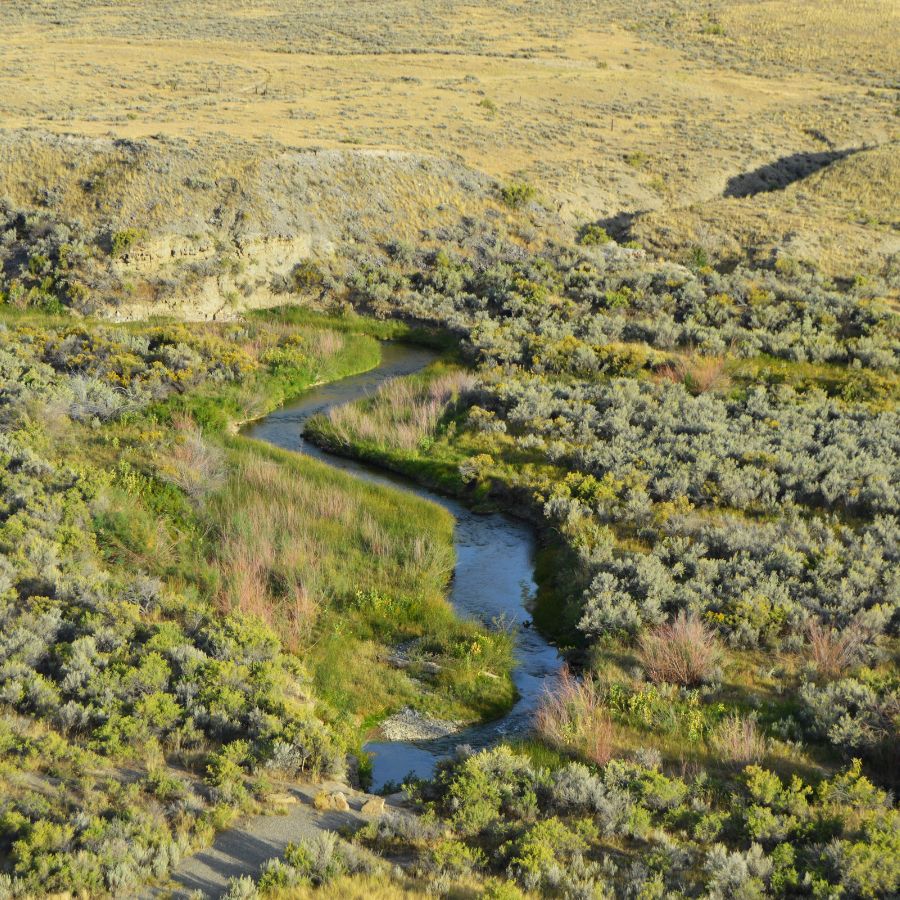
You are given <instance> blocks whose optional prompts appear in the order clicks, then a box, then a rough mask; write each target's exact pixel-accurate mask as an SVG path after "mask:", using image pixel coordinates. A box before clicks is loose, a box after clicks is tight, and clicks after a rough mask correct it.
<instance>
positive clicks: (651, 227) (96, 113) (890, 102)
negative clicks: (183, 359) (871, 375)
mask: <svg viewBox="0 0 900 900" xmlns="http://www.w3.org/2000/svg"><path fill="white" fill-rule="evenodd" d="M129 9H130V12H131V14H130V15H129V17H127V18H123V17H121V16H119V15H115V14H110V11H109V9H108V8H107V7H106V6H105V5H100V4H96V3H93V2H81V0H75V2H67V3H64V4H54V7H53V11H52V12H50V11H48V10H47V9H45V8H43V7H42V6H40V5H39V4H25V5H23V4H5V5H4V7H3V9H2V10H0V16H2V17H3V18H2V19H0V24H2V25H5V26H6V27H5V28H3V31H4V33H6V34H9V35H10V36H11V37H10V38H9V40H8V42H7V46H6V47H5V51H6V52H5V54H4V59H3V63H2V65H0V88H4V89H0V98H2V102H3V104H4V109H3V111H4V114H5V115H4V121H5V122H6V123H8V126H9V127H12V128H23V127H28V128H33V127H35V126H37V127H40V128H46V129H49V130H50V131H53V132H65V133H73V132H76V133H80V134H86V135H94V136H100V135H108V134H110V133H112V134H114V135H116V136H117V137H120V138H124V139H126V140H135V139H143V138H147V137H148V136H151V135H165V136H168V137H169V138H170V139H185V140H188V141H191V142H195V141H199V142H200V144H201V145H202V146H204V147H205V148H206V150H205V151H204V155H207V154H208V157H209V158H208V160H206V161H208V162H209V166H208V167H207V166H205V165H204V166H197V168H198V171H199V170H203V174H202V175H195V176H194V178H193V180H192V184H193V185H194V186H193V187H192V188H191V191H193V192H194V201H195V202H196V200H197V198H198V197H202V194H201V193H199V190H200V189H198V187H197V185H198V184H199V183H202V182H204V181H208V182H210V183H215V181H216V180H217V179H222V180H225V179H228V178H238V179H239V180H240V181H241V182H242V183H244V184H247V183H248V182H250V181H252V178H253V172H254V170H255V169H256V168H257V167H258V166H259V165H260V163H261V162H262V165H263V166H264V167H265V165H266V156H267V154H268V149H266V148H267V147H268V146H269V142H270V141H271V140H273V139H275V140H278V141H279V142H281V143H282V144H283V145H285V147H290V148H300V149H301V150H304V151H307V152H310V151H311V150H312V149H313V148H328V149H340V150H344V151H346V150H350V151H355V150H360V151H361V154H360V155H361V156H364V155H365V154H375V155H381V154H384V155H386V156H387V157H389V156H390V155H391V154H393V153H396V152H397V151H401V152H403V153H410V154H414V155H418V156H427V157H430V156H432V154H434V155H436V156H439V157H446V158H452V159H455V160H459V161H460V162H463V163H464V164H465V165H467V166H470V167H472V168H473V169H477V170H478V171H480V172H485V173H488V174H489V175H490V176H492V177H495V178H498V179H502V180H507V179H510V178H512V177H524V178H526V179H528V180H529V181H531V182H532V183H533V184H536V185H540V186H541V188H542V194H543V199H544V200H545V201H546V202H547V203H548V205H550V206H552V207H553V208H556V207H559V209H560V210H561V211H562V212H563V214H564V217H565V220H566V222H568V223H569V224H573V223H574V224H576V225H581V224H583V223H584V222H585V221H595V220H598V219H603V220H606V219H609V218H613V217H616V216H618V215H619V214H624V215H625V216H626V217H627V216H636V219H637V221H636V223H635V231H636V232H637V234H638V236H639V239H641V240H642V241H643V240H646V241H647V242H648V243H652V245H653V246H654V247H656V246H660V247H662V248H663V249H665V250H667V251H671V250H676V249H677V250H678V252H689V251H690V249H691V246H692V245H694V244H695V243H697V242H698V241H700V242H704V241H705V242H707V243H711V244H714V245H717V246H723V247H725V248H727V249H728V251H729V254H732V255H736V256H739V257H740V256H742V255H743V254H745V253H746V254H747V255H749V256H753V255H755V253H760V249H759V247H756V246H753V247H751V246H747V244H748V243H752V244H753V245H769V244H779V243H786V244H788V245H793V247H792V249H793V250H794V252H796V253H797V254H799V255H800V256H801V257H803V256H804V254H805V258H808V259H813V260H815V261H816V263H817V264H818V265H819V266H821V267H822V268H823V269H824V270H826V271H828V272H833V273H835V274H839V275H841V276H845V275H848V274H850V275H851V277H852V274H853V273H852V270H853V269H854V268H856V269H859V268H861V267H864V268H866V269H871V270H872V271H876V270H878V271H880V270H881V269H882V268H883V265H884V261H885V258H886V256H887V255H889V253H890V252H896V246H895V244H892V242H891V234H890V231H889V230H887V231H886V229H885V227H884V222H885V220H888V221H889V220H890V212H889V210H890V203H889V196H888V195H887V194H886V193H885V192H884V191H882V192H880V196H879V197H876V198H875V200H874V202H873V203H871V204H869V203H866V204H864V206H873V207H874V210H872V211H868V210H863V212H864V215H863V216H856V217H853V216H852V212H853V209H852V207H853V204H851V207H850V209H845V208H843V207H844V206H845V204H843V203H834V202H833V200H834V199H835V196H836V195H838V194H840V193H841V192H840V190H837V191H835V190H829V189H827V188H826V187H825V186H818V185H815V184H814V183H811V184H810V185H809V187H810V188H814V189H813V190H811V191H810V193H809V196H807V197H798V196H797V195H796V192H794V194H793V196H782V195H781V193H780V192H777V193H776V195H774V196H772V197H769V198H764V199H763V200H762V201H759V199H758V198H747V199H746V200H744V199H740V200H730V201H728V202H727V203H724V204H723V203H722V194H723V191H724V190H725V187H726V183H727V181H728V179H729V178H732V177H734V176H738V175H741V174H742V173H747V172H751V171H753V170H755V169H756V168H757V167H759V166H762V165H765V164H772V163H776V162H777V161H778V160H780V159H783V158H788V159H789V158H791V157H792V156H794V155H796V154H803V153H822V152H830V151H831V150H833V149H835V148H837V149H851V148H857V149H858V148H860V147H867V148H878V147H880V148H882V151H881V152H884V154H885V155H886V156H887V158H888V165H890V157H891V156H896V154H895V153H894V154H892V153H891V152H890V151H891V149H892V147H891V142H892V141H896V137H897V129H896V116H895V115H894V107H895V99H894V96H893V93H892V81H891V78H892V75H893V71H894V70H895V69H896V65H895V60H894V57H895V55H896V54H894V53H892V50H893V47H894V46H896V31H897V22H896V15H892V13H893V12H894V10H893V6H892V4H890V3H889V2H878V3H874V4H872V3H865V4H855V5H854V6H853V7H852V8H847V7H846V6H842V5H838V4H835V3H833V2H830V0H816V2H815V3H811V4H806V5H804V6H803V9H802V11H799V10H798V8H797V7H796V4H791V3H783V2H777V3H776V2H771V3H765V4H747V3H740V2H733V0H710V2H704V3H699V4H689V5H685V4H683V3H678V2H673V0H655V2H653V3H647V4H641V7H640V9H636V8H634V6H633V4H629V3H624V2H621V0H608V2H599V3H590V4H581V3H569V2H556V0H543V2H541V3H538V4H532V5H530V6H529V7H527V8H523V7H522V6H521V5H520V4H513V3H502V4H489V5H486V4H481V3H471V4H466V5H464V6H462V7H461V6H460V5H459V4H456V3H452V2H444V3H440V4H434V3H427V4H425V3H421V2H409V0H396V2H391V3H383V4H379V5H378V7H377V8H374V7H373V8H365V9H361V8H360V7H359V6H358V5H357V4H353V5H351V6H347V5H345V4H336V3H332V2H330V0H321V2H317V3H314V4H306V5H304V7H303V9H302V10H300V11H298V10H297V9H296V7H295V6H294V5H290V4H286V3H284V2H280V0H279V2H275V3H270V4H266V5H265V6H255V7H250V8H247V7H246V6H245V5H244V4H237V3H231V2H223V3H217V4H215V5H214V6H209V5H201V4H197V3H195V2H192V0H184V2H179V3H177V4H175V6H174V7H173V6H171V5H169V6H167V10H168V13H171V14H168V13H167V14H161V13H160V10H159V8H158V7H157V5H156V4H152V3H148V2H144V3H140V4H136V5H134V6H132V7H129ZM173 9H177V10H178V12H177V13H172V10H173ZM55 23H59V24H55ZM892 38H893V40H892ZM98 46H102V48H103V53H102V59H98V54H97V48H98ZM48 73H49V74H48ZM382 109H390V111H391V116H390V117H388V118H385V117H384V116H382V115H381V114H380V110H382ZM763 123H764V127H763ZM223 135H227V136H228V138H226V140H225V141H224V142H223V140H222V137H223ZM229 139H230V140H231V141H232V145H231V146H229V145H228V140H229ZM240 141H245V142H249V143H251V144H253V143H257V142H258V144H259V145H260V146H261V147H263V152H262V153H261V154H260V155H257V154H255V153H251V154H249V155H248V154H246V153H243V155H244V159H243V160H240V159H238V157H240V156H241V155H242V151H240V150H238V149H237V147H236V142H240ZM244 150H246V146H245V147H244ZM868 153H869V152H868V151H867V152H866V153H863V154H860V155H859V158H858V159H857V158H856V157H850V158H848V159H847V160H846V161H845V163H846V164H845V165H843V167H842V168H843V172H842V174H841V176H840V179H839V181H844V180H846V181H847V182H848V183H852V182H854V181H866V180H867V179H866V178H860V174H862V173H865V172H866V170H867V166H866V164H865V163H864V160H865V158H866V157H867V156H868ZM872 153H873V154H874V155H875V156H876V157H878V155H879V151H878V150H874V151H872ZM100 155H101V156H102V155H103V154H102V153H101V154H100ZM5 156H6V172H7V173H8V174H5V180H8V181H9V183H10V186H11V188H12V190H11V192H10V196H11V197H12V199H14V200H19V199H20V198H21V197H23V196H25V197H27V198H28V201H29V202H32V201H33V200H34V196H33V195H34V193H35V191H36V192H37V193H38V194H40V193H41V189H40V188H37V186H38V185H40V186H41V188H44V186H45V185H46V188H45V189H46V190H47V191H48V192H49V197H50V199H51V200H52V203H53V204H55V205H56V206H57V207H58V210H59V211H60V212H62V211H64V210H65V209H66V207H67V206H68V204H69V202H70V201H71V200H72V197H73V192H69V191H67V190H66V189H59V188H58V185H57V182H58V181H59V180H60V178H59V175H60V171H59V165H58V162H57V161H56V160H55V159H54V158H53V156H54V154H52V153H51V154H50V155H49V158H48V157H46V155H45V154H43V153H40V152H38V153H36V152H34V148H33V147H29V148H28V149H27V150H26V151H24V152H23V153H22V158H19V154H18V153H17V152H15V150H14V148H11V149H10V150H8V151H6V153H5ZM323 156H324V154H323ZM313 165H314V166H315V167H316V168H317V169H320V170H321V172H322V173H323V174H326V175H327V174H328V173H329V168H330V167H329V162H328V160H327V159H325V158H322V159H319V160H317V161H313ZM0 167H2V164H0ZM88 168H90V169H91V176H92V178H91V182H92V183H94V182H95V181H96V184H97V191H96V193H97V194H102V193H103V191H100V190H99V187H100V180H98V179H95V178H94V176H95V175H98V174H100V171H99V170H101V169H103V167H102V166H98V167H97V170H98V171H97V172H95V171H94V167H93V166H89V167H88ZM388 168H389V166H388ZM854 173H856V174H854ZM120 174H121V173H120V172H117V170H116V166H115V165H110V166H107V167H105V172H104V173H103V175H104V177H106V178H108V179H109V182H108V184H109V185H110V186H112V185H114V184H115V182H116V181H117V179H118V177H119V175H120ZM156 174H157V175H158V173H156ZM179 174H180V173H179ZM153 177H154V180H156V181H157V182H160V181H162V182H165V181H166V180H167V179H165V178H158V177H156V176H153ZM389 179H390V174H386V173H385V172H381V173H379V174H378V175H377V176H376V178H375V181H376V182H377V183H378V184H379V185H381V184H384V183H385V182H386V181H387V180H389ZM63 180H65V179H63ZM139 181H140V179H132V180H131V183H130V185H129V190H128V191H127V192H123V193H126V194H128V195H129V196H139V195H141V194H143V193H145V191H144V190H142V189H141V188H140V186H139ZM173 181H175V182H176V183H178V184H180V179H173ZM420 186H421V190H420V191H419V193H418V195H416V194H415V192H414V191H413V192H412V194H411V196H407V197H405V198H404V201H403V209H402V213H403V214H402V215H397V216H396V217H395V218H396V220H397V227H398V228H400V227H402V225H403V224H404V222H413V221H416V220H418V219H420V218H423V217H425V218H427V217H426V216H425V214H424V211H423V209H422V206H428V207H432V208H434V207H437V206H439V205H442V204H452V203H453V202H455V201H456V198H455V196H454V192H453V191H447V190H446V189H445V188H446V185H445V186H444V188H442V187H441V186H440V185H439V184H436V183H435V182H434V181H429V183H427V184H421V185H420ZM74 193H75V194H77V191H76V192H74ZM146 193H147V194H149V196H150V197H151V203H149V204H147V207H148V208H147V209H145V210H143V212H142V214H141V215H136V216H134V217H133V218H134V221H129V222H123V223H121V226H122V227H129V226H130V227H134V228H142V227H147V223H150V226H151V227H150V230H151V231H154V230H155V228H154V227H153V223H154V220H155V218H156V215H155V214H154V211H153V202H152V200H153V199H155V198H156V197H161V196H167V197H168V198H169V201H170V203H171V204H172V205H171V206H169V205H163V204H159V206H158V207H157V210H156V212H157V213H158V212H159V211H160V210H161V209H163V208H164V209H165V210H166V213H167V214H168V213H169V212H170V211H171V216H170V219H171V218H182V217H184V218H189V217H190V213H191V210H190V206H188V208H187V209H185V208H183V207H182V206H181V204H180V199H179V194H181V195H182V196H183V194H184V192H183V191H181V192H178V191H176V192H170V191H165V192H164V191H157V192H154V191H153V190H152V189H151V190H148V191H146ZM365 193H367V192H361V196H360V197H358V198H357V201H358V203H359V204H362V203H363V194H365ZM173 194H174V196H173ZM319 194H320V196H319V197H318V198H317V199H316V205H318V206H323V205H327V202H325V199H326V198H324V197H322V196H321V194H322V192H321V191H320V192H319ZM416 196H418V197H420V198H421V200H422V201H423V202H422V204H420V205H419V206H418V207H417V204H416V202H415V197H416ZM38 199H40V197H39V198H38ZM249 206H250V207H256V206H257V204H254V203H251V204H249ZM128 210H129V205H128V204H127V203H126V204H125V205H124V206H123V207H122V211H123V213H127V212H128ZM654 210H655V211H657V213H658V214H657V215H652V214H651V215H650V218H649V221H648V223H647V225H646V227H642V225H641V219H642V218H643V217H644V216H645V215H646V214H647V213H648V212H649V213H652V211H654ZM698 210H701V211H703V213H704V214H702V215H699V216H698V215H697V212H698ZM848 212H849V213H851V216H850V221H848ZM114 215H115V213H114ZM273 218H275V219H276V220H277V219H278V214H277V213H276V215H275V216H274V217H273ZM711 223H713V224H712V227H711ZM280 224H281V223H278V222H276V225H275V227H273V228H272V229H271V233H272V234H273V235H283V234H285V233H294V234H296V233H297V231H296V230H292V229H285V228H282V227H279V226H280ZM702 226H705V227H702ZM192 230H193V229H192V228H190V227H186V228H184V229H183V230H182V232H183V233H182V234H181V237H185V236H187V234H189V233H190V232H191V231H192ZM767 232H772V233H771V234H768V233H767ZM773 235H777V241H774V240H770V239H771V238H772V237H773ZM810 244H812V245H813V246H812V247H810ZM892 247H893V250H892ZM768 249H771V247H768V248H767V250H768ZM786 252H788V254H789V253H790V251H786ZM171 262H172V260H171V258H169V259H168V260H167V259H166V254H160V257H159V259H157V260H155V261H154V264H155V265H160V266H162V265H166V264H170V263H171ZM132 299H133V302H134V303H135V305H136V306H137V305H139V304H141V303H144V302H148V301H152V300H153V298H152V297H144V296H141V295H139V296H137V297H134V298H132ZM195 302H197V300H196V298H195Z"/></svg>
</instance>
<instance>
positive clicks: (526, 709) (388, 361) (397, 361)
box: [243, 342, 562, 791]
mask: <svg viewBox="0 0 900 900" xmlns="http://www.w3.org/2000/svg"><path fill="white" fill-rule="evenodd" d="M436 358H437V357H436V356H435V354H434V353H432V352H431V351H429V350H425V349H423V348H419V347H413V346H409V345H405V344H397V343H387V342H386V343H383V344H382V345H381V363H380V364H379V365H378V366H377V367H376V368H374V369H371V370H369V371H368V372H364V373H362V374H360V375H352V376H350V377H348V378H343V379H341V380H340V381H334V382H331V383H329V384H323V385H321V386H318V387H314V388H312V389H311V390H309V391H307V392H306V393H305V394H302V395H301V396H300V397H298V398H297V399H296V400H294V401H292V402H290V403H288V404H286V405H285V406H283V407H281V408H280V409H277V410H275V411H274V412H272V413H271V414H269V415H268V416H266V417H265V418H263V419H260V420H258V421H256V422H254V423H252V424H250V425H248V426H247V427H246V428H245V429H244V430H243V434H245V435H246V436H247V437H251V438H254V439H256V440H261V441H267V442H269V443H270V444H274V445H275V446H277V447H281V448H283V449H284V450H291V451H294V452H296V453H303V454H305V455H307V456H311V457H313V458H314V459H318V460H321V461H322V462H324V463H327V464H328V465H329V466H332V467H334V468H336V469H340V470H341V471H343V472H347V473H349V474H351V475H353V476H355V477H357V478H362V479H365V480H366V481H368V482H373V483H375V484H379V485H383V486H386V487H389V488H391V489H394V490H401V491H408V492H410V493H413V494H415V495H417V496H419V497H423V498H425V499H426V500H430V501H431V502H432V503H437V504H438V505H440V506H442V507H444V509H446V510H448V511H449V512H450V513H451V514H452V515H453V517H454V519H455V529H454V545H455V549H456V568H455V570H454V574H453V580H452V582H451V585H450V601H451V603H452V604H453V607H454V608H455V609H456V611H457V613H458V614H459V615H460V616H462V617H465V618H471V619H477V620H479V621H481V622H484V623H485V624H487V625H488V626H490V625H491V624H492V623H494V622H496V621H497V620H502V621H504V622H506V623H513V624H516V625H518V626H520V627H518V628H517V629H516V647H515V656H516V666H515V669H514V670H513V681H514V683H515V685H516V688H517V690H518V693H519V699H518V700H517V702H516V704H515V705H514V706H513V708H512V709H511V710H510V711H509V712H508V713H507V714H506V715H504V716H503V717H502V718H500V719H496V720H494V721H491V722H487V723H482V724H477V725H472V726H467V727H465V728H463V729H462V730H460V731H458V732H456V733H454V734H451V735H449V736H447V737H442V738H438V739H432V740H427V741H408V742H407V741H371V742H369V743H367V744H366V745H365V747H364V749H365V750H366V751H367V752H368V753H371V754H372V757H373V759H372V786H371V789H372V790H375V791H377V790H378V789H379V788H381V787H382V786H383V785H384V784H385V783H387V782H397V783H399V782H401V781H402V780H403V779H404V777H405V776H406V775H408V774H409V773H410V772H412V773H414V774H415V775H417V776H419V777H422V778H427V777H430V776H431V774H432V772H433V770H434V765H435V763H436V762H437V761H438V760H439V759H441V758H442V757H446V756H449V755H451V754H452V753H453V750H454V748H455V747H457V746H458V745H461V744H468V745H469V746H471V747H472V748H473V749H476V750H478V749H481V748H483V747H486V746H489V745H491V744H493V743H495V742H497V741H498V740H500V739H503V738H510V737H515V736H516V735H521V734H524V733H526V732H527V731H528V729H529V728H530V726H531V719H532V716H533V714H534V711H535V708H536V706H537V705H538V702H539V701H540V698H541V695H542V694H543V692H544V690H545V688H546V687H548V686H551V685H552V682H553V681H554V680H555V678H556V675H557V673H558V672H559V668H560V666H561V664H562V660H561V658H560V656H559V654H558V653H557V651H556V649H555V648H554V647H553V646H552V645H551V644H549V643H548V642H547V641H545V640H544V638H542V637H541V635H540V634H539V633H538V632H537V631H536V629H534V628H528V627H521V626H523V625H524V623H526V622H528V620H529V619H530V616H529V614H528V612H527V610H526V608H525V605H524V604H525V601H526V600H527V598H528V597H530V596H533V595H534V592H535V590H536V585H535V583H534V554H535V535H534V531H533V529H532V528H531V526H529V525H528V524H526V523H525V522H522V521H519V520H517V519H513V518H511V517H510V516H507V515H504V514H502V513H487V514H483V513H475V512H473V511H472V510H470V509H467V508H466V507H465V506H464V505H463V504H462V503H460V502H459V501H457V500H454V499H451V498H448V497H444V496H441V495H440V494H437V493H435V492H433V491H430V490H428V489H427V488H424V487H421V486H420V485H417V484H416V483H414V482H413V481H411V480H410V479H407V478H404V477H402V476H400V475H395V474H394V473H391V472H388V471H386V470H384V469H381V468H379V467H377V466H375V465H372V464H370V463H367V462H361V461H359V460H354V459H348V458H345V457H341V456H337V455H335V454H333V453H330V452H328V451H326V450H323V449H322V448H320V447H317V446H316V445H315V444H313V443H311V442H310V441H308V440H307V439H306V438H304V436H303V431H304V428H305V425H306V422H307V421H308V420H309V419H310V418H311V417H312V416H314V415H316V414H318V413H327V412H328V410H329V409H331V408H332V407H335V406H340V405H342V404H344V403H352V402H353V401H354V400H359V399H361V398H364V397H367V396H371V395H372V394H374V392H375V391H376V390H377V389H378V387H379V385H381V384H382V383H383V382H385V381H387V380H389V379H391V378H398V377H402V376H404V375H410V374H412V373H414V372H417V371H419V370H421V369H423V368H425V366H427V365H428V364H429V363H431V362H433V361H434V360H435V359H436Z"/></svg>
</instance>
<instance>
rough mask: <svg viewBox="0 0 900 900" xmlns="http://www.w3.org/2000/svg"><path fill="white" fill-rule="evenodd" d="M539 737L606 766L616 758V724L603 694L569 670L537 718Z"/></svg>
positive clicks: (587, 679)
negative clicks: (614, 730)
mask: <svg viewBox="0 0 900 900" xmlns="http://www.w3.org/2000/svg"><path fill="white" fill-rule="evenodd" d="M535 724H536V726H537V730H538V732H539V733H540V735H541V736H542V737H543V738H544V739H545V740H547V741H549V742H550V743H551V744H555V745H556V746H557V747H560V748H562V749H566V750H574V751H575V752H577V753H579V754H580V755H582V756H584V757H585V758H586V759H589V760H590V761H591V762H595V763H597V764H598V765H603V764H604V763H607V762H609V760H610V759H611V758H612V754H613V724H612V721H611V720H610V717H609V713H608V712H607V710H606V706H605V703H604V697H603V691H602V690H601V688H600V687H599V686H598V685H597V684H595V683H594V682H593V681H592V680H591V679H589V678H576V677H575V676H574V675H573V674H572V673H571V671H570V670H569V667H568V666H564V667H563V669H562V671H561V672H560V677H559V684H558V685H557V687H556V689H555V690H553V691H548V692H547V693H546V694H545V696H544V698H543V700H542V701H541V705H540V706H539V707H538V711H537V713H536V717H535Z"/></svg>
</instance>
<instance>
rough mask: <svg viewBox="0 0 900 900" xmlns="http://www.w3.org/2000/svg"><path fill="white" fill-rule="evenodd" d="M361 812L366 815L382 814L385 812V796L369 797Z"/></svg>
mask: <svg viewBox="0 0 900 900" xmlns="http://www.w3.org/2000/svg"><path fill="white" fill-rule="evenodd" d="M360 812H362V814H363V815H364V816H380V815H381V814H382V813H383V812H384V797H369V799H368V800H366V802H365V803H363V805H362V809H361V810H360Z"/></svg>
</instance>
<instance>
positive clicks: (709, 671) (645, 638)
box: [639, 611, 723, 686]
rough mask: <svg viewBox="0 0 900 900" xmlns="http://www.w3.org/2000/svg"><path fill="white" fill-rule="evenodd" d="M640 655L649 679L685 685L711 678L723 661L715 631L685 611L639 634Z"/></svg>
mask: <svg viewBox="0 0 900 900" xmlns="http://www.w3.org/2000/svg"><path fill="white" fill-rule="evenodd" d="M639 657H640V660H641V665H642V666H643V667H644V670H645V671H646V672H647V675H648V676H649V677H650V679H651V680H652V681H655V682H657V683H660V682H667V683H669V684H682V685H685V686H692V685H697V684H703V683H705V682H708V681H712V680H713V679H714V678H716V677H717V676H718V674H719V670H720V667H721V664H722V661H723V653H722V649H721V647H720V645H719V642H718V639H717V638H716V636H715V634H714V632H712V631H711V630H710V629H709V628H708V627H707V626H706V625H704V624H703V622H701V621H700V619H698V618H697V617H696V616H692V615H689V614H688V613H685V612H684V611H682V612H679V613H678V615H677V616H676V617H675V619H674V620H673V621H672V622H669V623H667V624H665V625H658V626H657V627H655V628H652V629H650V630H649V631H647V632H645V633H644V634H643V635H641V639H640V653H639Z"/></svg>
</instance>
